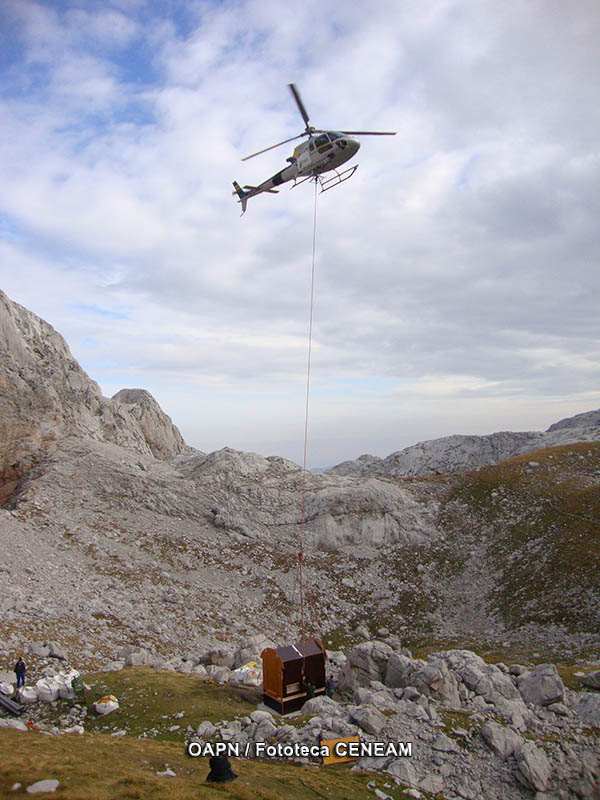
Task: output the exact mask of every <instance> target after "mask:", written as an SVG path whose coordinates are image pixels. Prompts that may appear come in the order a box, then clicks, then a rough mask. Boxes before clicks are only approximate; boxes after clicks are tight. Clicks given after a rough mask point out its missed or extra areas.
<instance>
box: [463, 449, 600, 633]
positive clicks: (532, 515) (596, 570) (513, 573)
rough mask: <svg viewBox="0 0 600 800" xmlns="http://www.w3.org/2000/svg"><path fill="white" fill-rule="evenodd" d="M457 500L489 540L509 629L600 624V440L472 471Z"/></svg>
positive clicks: (577, 628)
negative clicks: (532, 624)
mask: <svg viewBox="0 0 600 800" xmlns="http://www.w3.org/2000/svg"><path fill="white" fill-rule="evenodd" d="M531 462H534V463H535V464H536V466H531V465H530V464H531ZM452 501H455V502H457V503H458V504H459V505H460V504H463V505H464V506H467V507H468V509H469V510H470V515H469V517H470V518H469V520H468V524H469V525H470V526H471V530H470V534H471V535H475V536H482V537H486V538H487V540H488V543H489V544H488V551H487V559H488V563H489V566H490V569H491V570H493V571H495V572H496V574H497V588H496V590H495V591H494V593H493V596H492V598H491V600H492V606H493V608H494V609H495V610H496V612H497V613H498V614H499V616H500V618H501V619H502V621H503V622H504V623H505V624H506V625H507V626H508V627H509V628H516V627H520V626H522V625H525V624H528V623H536V624H541V625H548V624H556V625H560V626H564V628H565V629H566V630H568V631H569V632H573V633H579V632H582V633H583V632H587V631H595V630H597V628H598V622H599V611H598V609H599V598H600V443H598V442H591V443H582V444H576V445H568V446H565V447H553V448H548V449H547V450H540V451H537V452H535V453H527V454H526V455H523V456H518V457H516V458H513V459H509V460H508V461H504V462H502V463H500V464H498V465H496V466H491V467H487V468H485V469H481V470H479V471H476V472H471V473H468V474H466V475H464V476H461V478H460V480H459V485H458V486H457V488H456V489H455V490H454V492H453V494H452V496H451V498H450V504H451V503H452ZM449 507H450V506H447V508H449ZM458 569H460V564H459V565H458Z"/></svg>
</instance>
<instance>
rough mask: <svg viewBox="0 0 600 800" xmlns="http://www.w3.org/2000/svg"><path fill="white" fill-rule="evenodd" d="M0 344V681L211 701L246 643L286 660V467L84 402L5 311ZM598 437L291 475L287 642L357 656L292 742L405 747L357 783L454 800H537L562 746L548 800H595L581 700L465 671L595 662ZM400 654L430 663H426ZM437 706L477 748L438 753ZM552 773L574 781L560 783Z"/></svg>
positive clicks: (497, 445) (365, 461)
mask: <svg viewBox="0 0 600 800" xmlns="http://www.w3.org/2000/svg"><path fill="white" fill-rule="evenodd" d="M0 334H1V338H0V348H1V349H0V391H1V397H2V403H1V405H0V435H1V438H0V492H1V493H2V496H1V498H0V499H1V502H0V505H1V508H0V584H1V585H2V587H3V591H2V592H0V659H2V660H3V661H4V662H5V664H9V663H11V662H12V663H14V661H13V659H15V657H16V655H17V653H18V652H23V651H24V652H27V653H28V654H29V655H28V658H29V661H30V664H31V665H32V667H33V668H36V667H37V666H39V668H40V669H41V668H42V667H43V668H44V669H45V668H46V667H47V662H44V661H43V659H44V658H46V659H47V658H48V657H56V658H59V657H63V656H64V657H66V658H68V659H70V660H71V661H72V662H74V663H76V664H77V666H78V667H79V668H80V669H85V668H90V667H97V666H99V665H106V664H108V665H109V666H110V668H111V669H117V668H122V667H123V666H124V665H126V664H153V665H156V666H157V667H159V668H168V669H178V670H183V671H186V672H191V673H193V674H197V675H201V674H203V675H211V676H212V677H213V678H214V679H215V680H217V678H218V679H219V680H221V679H223V680H227V679H228V677H227V676H228V675H229V668H230V667H231V666H234V665H238V664H241V663H245V660H247V659H248V658H250V657H256V656H257V651H259V650H260V647H261V646H262V644H260V643H257V642H258V639H257V634H259V633H260V634H261V637H260V642H262V643H264V642H265V641H268V640H270V641H272V642H276V643H277V642H282V643H283V642H290V641H294V640H295V639H297V637H298V635H299V631H300V627H301V615H300V606H299V586H298V576H297V564H298V532H299V528H300V522H301V498H300V496H301V485H302V470H301V468H300V467H299V466H298V465H296V464H294V463H293V462H291V461H287V460H286V459H283V458H279V457H269V458H265V457H263V456H261V455H258V454H256V453H243V452H239V451H236V450H232V449H230V448H224V449H222V450H219V451H217V452H214V453H203V452H200V451H197V450H194V449H192V448H189V447H188V446H187V445H186V444H185V442H184V441H183V439H182V437H181V435H180V433H179V431H178V430H177V428H175V426H174V425H173V424H172V422H171V420H170V419H169V418H168V417H167V416H166V415H165V414H164V412H163V411H162V410H161V409H160V407H159V406H158V404H157V403H156V401H155V400H154V399H153V398H152V396H151V395H150V394H149V393H148V392H146V391H144V390H141V389H123V390H121V391H120V392H118V393H117V394H116V395H115V396H114V397H113V398H112V399H108V398H104V397H103V396H102V394H101V392H100V389H99V387H98V386H97V384H96V383H94V381H92V380H91V379H90V378H89V377H88V376H87V375H86V373H85V372H84V371H83V370H82V369H81V368H80V367H79V365H78V364H77V362H76V361H75V360H74V359H73V357H72V355H71V353H70V351H69V349H68V346H67V345H66V343H65V341H64V339H62V337H61V336H60V335H59V334H58V333H57V332H56V331H55V330H54V329H53V328H52V327H51V326H50V325H48V324H47V323H46V322H44V321H43V320H41V319H39V318H38V317H36V316H35V315H34V314H32V313H31V312H29V311H27V310H26V309H24V308H22V307H21V306H18V305H17V304H15V303H12V302H11V301H10V300H9V299H8V298H7V297H6V296H5V295H2V294H0ZM599 417H600V412H598V411H593V412H590V413H589V414H584V415H578V416H577V417H574V418H572V419H570V420H562V421H561V422H559V423H557V424H556V425H553V426H551V428H550V429H549V430H548V431H547V432H546V433H543V434H542V433H521V434H511V433H503V434H493V435H491V436H488V437H448V438H447V439H442V440H437V441H434V442H426V443H423V444H421V445H415V447H414V448H408V449H407V450H405V451H401V452H400V453H398V454H392V456H390V457H388V459H374V458H373V457H370V456H363V457H361V458H360V459H359V460H358V461H357V462H351V464H353V465H355V467H350V468H348V469H346V468H343V465H340V466H338V467H337V468H335V469H334V470H331V471H329V472H326V473H319V474H317V473H309V474H308V475H307V481H306V514H305V526H304V554H303V564H304V579H305V583H306V586H307V587H308V596H307V599H308V603H307V608H306V627H307V631H310V630H317V631H318V632H319V634H320V635H322V636H323V638H324V640H325V643H326V644H327V645H328V646H329V647H330V648H332V649H334V648H337V647H340V646H343V647H344V648H346V647H350V646H351V645H352V644H357V643H359V644H358V646H357V647H356V648H355V649H354V650H351V651H349V657H348V664H347V665H346V668H345V669H344V671H343V675H340V691H341V694H342V696H343V698H344V703H345V705H344V706H343V708H342V709H341V710H340V709H338V710H335V713H334V712H333V711H332V710H331V709H330V708H323V709H319V710H320V711H322V714H323V715H324V718H323V719H321V721H320V722H318V723H315V722H314V721H313V720H311V723H310V725H309V726H308V727H307V728H306V730H304V729H301V730H300V731H299V733H298V736H300V737H301V738H302V737H303V736H308V735H309V734H310V735H314V732H315V731H316V730H319V731H321V730H323V731H327V732H331V731H333V732H334V733H335V732H337V733H338V734H340V735H341V734H343V733H344V732H345V731H347V730H348V729H349V728H348V726H354V728H355V729H358V728H360V730H361V731H362V734H361V735H369V733H371V735H373V736H380V735H383V733H384V732H386V731H387V732H388V733H389V736H391V737H392V738H393V737H395V738H398V737H400V738H402V735H403V731H406V730H408V731H409V732H410V734H411V736H412V735H413V734H414V737H415V738H418V739H419V741H420V744H419V747H420V750H419V753H420V755H419V757H418V758H417V759H416V760H415V761H414V762H412V764H407V765H406V766H405V767H401V766H399V765H398V762H394V763H392V762H390V761H388V760H385V763H383V762H381V763H379V762H377V763H375V762H373V763H372V764H370V765H369V764H368V763H367V762H365V763H364V764H363V766H366V767H368V766H371V767H373V768H377V769H379V768H381V769H386V770H387V771H388V772H389V774H390V775H392V776H393V777H394V778H397V779H402V780H403V781H404V783H408V784H409V785H411V786H413V787H414V791H428V792H438V791H442V790H444V791H445V790H448V791H451V794H452V793H453V794H452V796H454V797H463V798H475V797H477V798H478V797H490V798H492V797H500V796H502V797H507V798H521V797H529V796H531V792H532V791H534V790H537V791H538V792H543V791H544V789H545V788H546V787H552V788H553V789H554V788H557V786H559V784H560V781H559V782H557V780H556V779H555V778H553V777H551V775H552V771H551V769H550V765H549V763H548V760H547V758H545V756H544V753H543V746H540V747H537V746H536V747H534V746H533V744H532V742H531V741H530V740H529V739H530V738H531V737H535V736H539V737H542V738H543V737H560V736H563V735H564V736H569V737H575V738H574V739H573V741H572V742H571V743H570V744H569V745H568V746H569V748H571V749H570V750H569V753H570V754H571V755H568V754H567V755H566V756H565V755H564V753H563V755H560V752H562V751H561V749H560V747H561V746H559V745H557V746H556V747H554V745H553V747H554V749H553V750H552V759H553V763H554V762H555V761H556V760H557V759H562V761H561V767H560V769H561V770H562V772H561V773H560V774H561V776H563V777H562V778H561V779H560V780H561V781H563V783H564V784H565V786H567V784H568V787H569V788H568V789H565V791H564V793H563V795H560V794H559V795H556V796H557V797H560V798H561V799H562V798H563V796H564V798H565V800H575V798H576V797H585V798H588V797H593V796H594V795H593V792H594V791H596V788H597V783H598V781H597V775H596V773H595V772H594V770H597V764H596V761H594V759H593V758H592V757H591V756H589V753H590V752H591V751H590V747H589V745H588V743H587V741H586V737H585V736H583V734H581V733H580V730H581V725H582V724H585V725H595V724H596V723H595V722H594V721H595V720H596V715H597V714H600V709H598V708H597V705H598V704H597V703H596V701H595V699H594V697H595V696H592V695H589V693H587V694H588V695H589V696H590V697H592V699H591V700H590V699H589V698H583V699H582V698H581V696H580V695H579V694H577V693H573V694H571V695H570V694H569V693H568V692H566V691H564V692H563V693H562V695H561V698H562V700H561V698H559V696H558V694H557V695H556V698H554V696H553V698H552V701H548V703H547V704H546V703H545V701H544V702H541V701H540V702H539V703H538V701H537V700H536V699H535V698H534V699H533V701H532V700H531V697H532V696H533V695H531V697H530V695H529V694H527V692H528V691H529V686H528V684H527V683H526V681H525V678H526V677H527V675H528V674H529V673H531V672H532V671H533V672H534V671H535V670H533V665H530V667H529V668H525V667H523V669H522V670H521V671H514V670H513V671H512V672H511V675H512V677H509V675H508V669H507V668H506V667H504V668H500V667H498V669H495V668H494V669H492V668H491V667H490V666H489V665H485V664H484V663H483V661H482V659H481V658H480V657H479V656H477V655H475V653H468V652H467V651H466V650H465V649H464V648H465V647H467V646H469V647H470V648H473V649H476V650H478V651H480V652H482V653H483V652H486V653H491V652H492V651H493V652H496V653H498V652H500V653H506V654H507V656H506V657H507V658H509V655H508V654H519V655H521V657H526V658H528V659H530V658H536V659H538V660H539V656H540V655H541V654H549V655H550V654H551V655H552V656H553V657H556V658H561V659H564V660H567V661H570V662H572V661H573V660H574V659H576V658H581V657H585V658H587V659H588V660H589V659H591V660H594V659H595V660H597V661H600V633H599V631H600V624H599V623H600V582H599V577H598V576H599V575H600V525H599V524H598V520H600V441H599V440H600V433H599V431H598V425H599ZM532 448H538V449H537V450H533V449H532ZM539 448H541V449H539ZM356 465H358V467H356ZM442 470H445V471H446V472H444V474H435V473H440V472H441V471H442ZM374 639H382V640H383V641H367V644H364V640H374ZM249 641H250V642H251V643H252V644H251V645H248V642H249ZM361 642H363V644H360V643H361ZM440 643H444V645H445V647H446V649H445V650H443V651H441V652H439V645H440ZM449 645H452V649H450V650H449V649H448V646H449ZM407 646H408V647H412V648H413V649H415V648H416V649H418V650H420V651H423V649H424V648H425V650H427V648H429V650H431V648H432V647H433V648H434V649H435V647H437V648H438V652H437V654H436V655H434V656H432V657H430V658H429V659H428V661H424V660H423V659H420V658H418V657H417V655H415V656H414V657H413V655H412V654H411V653H410V652H409V651H408V650H407V649H406V648H407ZM415 652H416V651H415ZM511 657H512V656H511ZM38 658H39V659H42V660H40V661H39V663H38V662H37V661H36V660H35V659H38ZM342 661H344V659H342ZM507 663H511V662H510V661H508V662H507ZM517 667H518V665H517ZM515 669H516V667H515ZM520 669H521V668H519V670H520ZM221 672H222V673H223V674H221ZM365 676H366V677H365ZM521 676H523V682H522V683H521V681H520V678H521ZM550 677H551V678H552V680H553V681H554V684H556V680H555V678H556V676H555V675H554V673H553V674H552V675H551V676H550ZM538 678H539V681H538ZM532 683H534V684H535V685H536V686H537V685H538V683H539V684H542V685H544V686H547V683H548V682H547V681H545V678H544V675H540V676H537V675H536V676H535V680H533V679H532ZM551 683H552V681H551ZM509 684H510V685H509ZM559 688H560V687H559ZM540 691H541V690H540ZM532 703H533V705H534V706H535V704H536V703H537V705H540V708H539V709H537V708H533V709H532V707H531V705H532ZM565 703H566V704H567V706H568V707H567V706H565ZM444 704H445V705H448V704H450V707H451V708H454V709H455V712H456V713H460V714H467V715H471V714H474V715H475V716H474V717H473V718H471V717H470V716H469V717H468V720H469V722H468V725H469V726H470V725H471V722H470V720H471V719H475V720H476V721H477V728H476V730H477V732H478V733H477V735H476V736H475V735H474V734H471V733H470V727H469V730H467V731H464V729H463V728H462V723H461V724H458V723H457V721H456V720H455V721H454V723H453V725H454V728H458V731H459V732H458V733H457V734H456V736H455V737H454V738H452V739H449V737H447V736H445V735H442V734H441V733H438V732H437V731H438V729H439V727H440V719H442V721H443V719H445V718H444V717H443V715H440V714H439V713H438V711H439V708H438V706H440V705H444ZM550 706H553V707H552V708H550ZM261 713H262V712H261ZM511 715H512V716H511ZM586 715H587V716H586ZM332 716H334V717H339V719H336V720H334V719H332ZM500 718H504V723H503V725H502V726H500V725H499V723H498V720H499V719H500ZM462 719H463V717H460V718H459V720H458V722H461V720H462ZM466 719H467V718H466V717H465V720H466ZM563 719H564V720H566V721H565V722H564V724H563V722H562V721H561V720H563ZM252 724H254V728H252V730H253V731H254V733H256V731H257V729H258V728H259V727H260V726H259V725H258V722H257V721H256V720H255V721H253V723H252ZM244 725H246V728H247V729H248V730H246V728H244V735H249V733H248V731H249V730H250V728H251V726H248V725H247V723H246V722H244V723H242V722H240V723H239V731H238V732H240V731H242V727H243V726H244ZM269 725H271V723H270V722H269ZM505 725H508V726H510V727H505ZM496 726H497V727H496ZM561 726H562V728H561ZM235 727H236V729H237V727H238V725H237V723H236V725H235ZM267 727H268V726H267ZM284 727H286V729H287V728H289V727H291V726H284ZM480 728H481V730H480ZM484 728H485V731H484ZM499 728H501V730H500V729H499ZM309 729H310V730H309ZM269 730H271V729H270V727H269ZM293 730H294V729H292V731H291V732H290V731H287V730H286V736H287V735H288V734H289V736H290V737H291V739H290V740H292V739H294V737H295V736H296V734H294V733H293ZM461 731H462V732H461ZM514 731H517V734H515V735H513V733H514ZM229 733H230V731H229V729H228V730H227V735H228V736H229ZM521 734H522V735H521ZM253 735H254V734H253ZM257 735H258V734H257ZM278 735H279V734H278ZM386 735H387V733H386ZM528 737H529V738H528ZM455 739H456V741H457V742H458V744H456V742H455ZM553 741H555V740H553ZM569 741H571V740H569ZM461 742H462V744H463V745H465V748H466V750H468V751H469V752H462V751H463V749H465V748H463V746H462V745H461ZM457 748H458V749H457ZM532 748H533V749H532ZM459 750H460V753H459ZM509 750H510V753H508V751H509ZM565 752H566V751H565ZM459 756H460V758H459ZM571 757H572V758H574V759H577V760H578V763H579V762H581V764H584V765H585V766H582V767H581V770H580V771H579V772H577V770H575V769H573V770H572V773H573V774H572V775H571V772H569V768H568V765H567V764H566V761H567V760H568V759H569V758H571ZM450 759H451V760H452V761H453V762H454V763H455V764H459V766H460V769H458V772H460V773H461V774H460V775H459V774H458V772H457V769H452V767H451V761H450ZM457 759H458V760H457ZM585 759H587V761H586V760H585ZM400 763H402V762H400ZM394 765H396V766H394ZM411 769H412V771H411ZM394 770H396V771H397V770H400V772H401V773H402V774H395V773H394ZM403 770H404V771H403ZM576 773H577V774H576ZM463 778H464V780H463ZM563 779H564V780H563ZM515 780H516V781H517V782H520V783H515ZM569 781H571V783H569ZM571 784H572V787H575V788H571ZM521 786H522V787H523V788H520V787H521ZM482 787H486V788H485V791H484V789H483V788H482ZM490 787H491V788H490ZM577 787H579V789H580V790H581V791H580V793H579V794H578V793H577V792H578V791H579V789H577ZM488 789H489V791H488ZM413 796H416V795H414V794H413ZM541 796H542V795H540V797H541Z"/></svg>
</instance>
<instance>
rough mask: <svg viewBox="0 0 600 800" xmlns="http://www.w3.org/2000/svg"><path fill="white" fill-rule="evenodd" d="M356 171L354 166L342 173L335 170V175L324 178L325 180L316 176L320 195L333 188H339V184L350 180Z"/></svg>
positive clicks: (356, 167) (356, 166)
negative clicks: (319, 186)
mask: <svg viewBox="0 0 600 800" xmlns="http://www.w3.org/2000/svg"><path fill="white" fill-rule="evenodd" d="M357 169H358V164H355V165H354V166H353V167H349V168H348V169H345V170H344V171H343V172H338V171H337V169H336V170H335V175H333V176H332V177H331V178H326V179H325V180H323V178H320V177H319V176H317V180H318V181H319V183H320V185H321V194H323V192H328V191H329V190H330V189H333V188H334V187H335V186H339V185H340V183H344V181H348V180H350V178H351V177H352V176H353V175H354V173H355V172H356V170H357Z"/></svg>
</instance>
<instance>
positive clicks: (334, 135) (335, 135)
mask: <svg viewBox="0 0 600 800" xmlns="http://www.w3.org/2000/svg"><path fill="white" fill-rule="evenodd" d="M329 138H330V139H331V141H332V142H333V141H334V140H335V139H341V138H342V134H341V133H330V134H329Z"/></svg>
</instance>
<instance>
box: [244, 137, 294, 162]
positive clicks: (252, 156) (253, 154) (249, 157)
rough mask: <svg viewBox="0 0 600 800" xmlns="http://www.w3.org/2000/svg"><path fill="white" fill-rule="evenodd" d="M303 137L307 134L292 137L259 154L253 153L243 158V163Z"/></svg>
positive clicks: (260, 151) (266, 148)
mask: <svg viewBox="0 0 600 800" xmlns="http://www.w3.org/2000/svg"><path fill="white" fill-rule="evenodd" d="M303 136H306V133H299V134H298V136H292V137H291V138H290V139H284V140H283V142H278V143H277V144H272V145H271V146H270V147H265V148H264V150H259V151H258V152H257V153H252V155H251V156H246V157H245V158H242V161H249V160H250V159H251V158H254V156H259V155H261V153H266V152H268V151H269V150H274V149H275V148H276V147H281V145H282V144H287V143H288V142H293V141H294V139H301V138H302V137H303Z"/></svg>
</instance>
